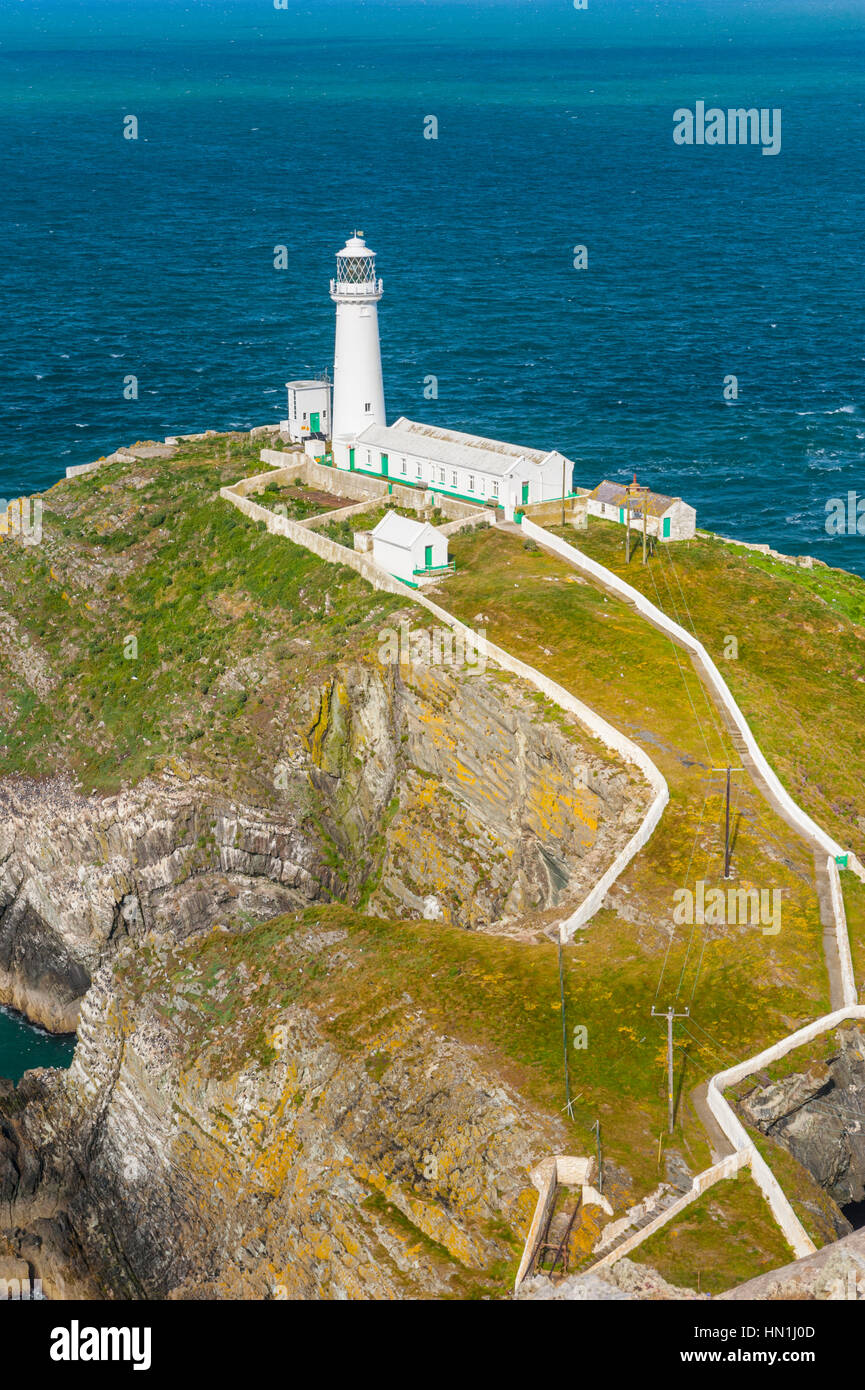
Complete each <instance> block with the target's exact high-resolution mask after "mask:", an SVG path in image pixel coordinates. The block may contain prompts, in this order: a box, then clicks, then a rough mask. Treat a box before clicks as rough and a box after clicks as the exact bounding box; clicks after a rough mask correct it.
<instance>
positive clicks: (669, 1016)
mask: <svg viewBox="0 0 865 1390" xmlns="http://www.w3.org/2000/svg"><path fill="white" fill-rule="evenodd" d="M690 1012H691V1010H690V1009H685V1011H684V1013H681V1014H677V1013H676V1012H675V1011H674V1009H673V1008H672V1006H671V1007H670V1008H667V1009H664V1010H661V1009H655V1008H653V1009H652V1018H665V1019H666V1020H667V1119H668V1124H669V1130H670V1133H671V1134H672V1133H673V1123H674V1119H675V1104H674V1101H673V1019H675V1018H687V1017H688V1016H689V1014H690Z"/></svg>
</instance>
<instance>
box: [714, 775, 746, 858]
mask: <svg viewBox="0 0 865 1390" xmlns="http://www.w3.org/2000/svg"><path fill="white" fill-rule="evenodd" d="M744 771H745V769H744V768H743V767H730V765H729V763H728V764H727V766H726V767H713V768H712V772H713V773H716V772H723V773H725V774H726V777H727V808H726V813H725V816H724V877H725V878H729V877H730V777H731V776H732V774H733V773H734V772H744Z"/></svg>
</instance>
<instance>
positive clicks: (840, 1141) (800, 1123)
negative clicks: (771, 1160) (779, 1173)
mask: <svg viewBox="0 0 865 1390" xmlns="http://www.w3.org/2000/svg"><path fill="white" fill-rule="evenodd" d="M739 1110H740V1113H741V1115H742V1118H743V1119H744V1120H745V1121H746V1122H747V1123H750V1124H752V1125H754V1126H755V1127H756V1128H757V1129H759V1130H760V1131H761V1132H762V1133H763V1134H766V1135H767V1136H769V1138H771V1139H773V1140H775V1141H776V1142H777V1143H779V1144H781V1145H782V1146H783V1148H785V1149H786V1150H787V1151H788V1153H790V1154H792V1156H793V1158H795V1159H796V1160H797V1162H798V1163H800V1164H801V1165H802V1167H803V1168H805V1169H807V1171H808V1172H809V1173H810V1174H811V1175H812V1177H813V1178H814V1179H815V1180H816V1182H817V1183H818V1184H819V1185H820V1187H822V1188H823V1189H824V1190H825V1191H826V1193H827V1194H828V1196H829V1197H830V1198H831V1199H832V1201H831V1204H830V1208H831V1211H832V1214H833V1218H834V1227H835V1232H836V1234H837V1235H845V1234H847V1233H848V1232H849V1231H850V1230H851V1226H850V1224H849V1222H847V1221H846V1220H845V1218H844V1216H843V1214H842V1213H841V1211H839V1210H838V1208H841V1207H846V1206H848V1204H850V1203H857V1202H861V1201H863V1200H865V1036H863V1033H862V1029H861V1028H859V1027H855V1026H852V1025H850V1026H847V1027H845V1028H840V1029H839V1030H838V1032H837V1034H836V1035H835V1046H834V1048H833V1049H832V1050H831V1052H830V1053H829V1054H828V1056H826V1057H825V1058H823V1059H821V1060H819V1061H814V1062H812V1063H810V1065H808V1066H806V1067H805V1068H803V1069H802V1070H799V1071H796V1072H793V1073H791V1074H790V1075H787V1076H785V1077H783V1078H782V1079H781V1080H779V1081H773V1082H769V1083H768V1084H765V1083H764V1084H761V1085H758V1086H755V1087H753V1089H751V1090H750V1091H749V1092H748V1093H747V1094H746V1095H745V1096H744V1097H743V1098H742V1099H741V1101H740V1102H739Z"/></svg>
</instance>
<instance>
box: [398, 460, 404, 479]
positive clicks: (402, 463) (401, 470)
mask: <svg viewBox="0 0 865 1390" xmlns="http://www.w3.org/2000/svg"><path fill="white" fill-rule="evenodd" d="M399 471H400V473H402V475H403V477H405V459H400V461H399Z"/></svg>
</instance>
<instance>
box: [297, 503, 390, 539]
mask: <svg viewBox="0 0 865 1390" xmlns="http://www.w3.org/2000/svg"><path fill="white" fill-rule="evenodd" d="M380 506H381V500H380V498H378V497H373V498H372V500H371V501H369V502H352V504H351V506H350V507H337V509H336V511H335V512H322V513H321V515H320V516H308V517H306V518H305V520H303V521H302V522H301V523H300V524H301V526H305V527H306V529H307V531H314V530H315V528H316V527H317V526H327V525H329V523H330V522H331V521H344V520H345V519H346V517H349V516H361V515H362V514H363V512H374V511H375V509H376V508H377V507H380Z"/></svg>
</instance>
